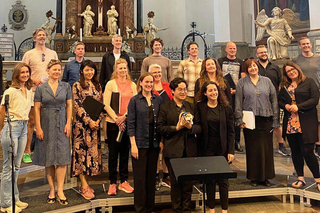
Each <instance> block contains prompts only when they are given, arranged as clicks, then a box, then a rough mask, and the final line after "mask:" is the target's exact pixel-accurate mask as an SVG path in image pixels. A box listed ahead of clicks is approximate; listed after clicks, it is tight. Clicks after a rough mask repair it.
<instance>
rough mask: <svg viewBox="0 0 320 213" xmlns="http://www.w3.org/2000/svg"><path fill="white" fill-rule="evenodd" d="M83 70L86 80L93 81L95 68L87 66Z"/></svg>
mask: <svg viewBox="0 0 320 213" xmlns="http://www.w3.org/2000/svg"><path fill="white" fill-rule="evenodd" d="M82 72H83V77H84V80H85V81H91V79H92V78H93V76H94V69H93V68H92V67H89V66H85V67H84V68H83V70H82Z"/></svg>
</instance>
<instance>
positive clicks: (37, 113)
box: [34, 102, 43, 141]
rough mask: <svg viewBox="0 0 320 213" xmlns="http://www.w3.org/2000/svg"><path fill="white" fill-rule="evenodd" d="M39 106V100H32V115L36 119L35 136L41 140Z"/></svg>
mask: <svg viewBox="0 0 320 213" xmlns="http://www.w3.org/2000/svg"><path fill="white" fill-rule="evenodd" d="M40 107H41V102H34V116H35V121H36V130H37V138H39V140H41V141H42V140H43V130H42V128H41V123H40Z"/></svg>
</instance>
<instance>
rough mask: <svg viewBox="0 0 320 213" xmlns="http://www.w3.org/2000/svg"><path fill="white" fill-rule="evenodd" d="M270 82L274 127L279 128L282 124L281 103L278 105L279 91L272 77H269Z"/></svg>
mask: <svg viewBox="0 0 320 213" xmlns="http://www.w3.org/2000/svg"><path fill="white" fill-rule="evenodd" d="M268 82H269V90H270V103H271V107H272V111H273V116H272V119H273V124H272V127H273V128H277V127H279V126H280V124H279V119H278V118H279V105H278V100H277V92H276V89H275V88H274V86H273V84H272V82H271V80H270V79H268Z"/></svg>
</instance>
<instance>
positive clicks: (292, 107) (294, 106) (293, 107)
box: [291, 104, 299, 112]
mask: <svg viewBox="0 0 320 213" xmlns="http://www.w3.org/2000/svg"><path fill="white" fill-rule="evenodd" d="M298 110H299V109H298V107H297V105H295V104H293V105H291V112H298Z"/></svg>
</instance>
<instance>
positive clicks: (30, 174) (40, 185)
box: [0, 146, 320, 213]
mask: <svg viewBox="0 0 320 213" xmlns="http://www.w3.org/2000/svg"><path fill="white" fill-rule="evenodd" d="M0 147H1V146H0ZM0 151H1V154H2V150H0ZM274 161H275V169H276V174H277V175H291V174H292V173H293V165H292V161H291V157H283V156H280V155H279V154H278V153H277V150H276V149H275V154H274ZM103 163H104V167H103V168H104V171H107V155H104V157H103ZM1 165H2V156H1V157H0V166H1ZM231 167H232V169H233V170H235V171H239V172H245V169H246V157H245V154H244V153H236V154H235V160H234V162H233V164H232V165H231ZM129 168H130V170H131V171H132V169H131V168H132V167H131V163H130V165H129ZM1 170H2V167H1V168H0V171H1ZM68 170H69V168H68ZM305 174H306V175H305V176H306V177H312V175H311V173H310V171H309V170H308V168H305ZM131 178H132V176H131ZM89 181H90V184H99V183H106V182H107V174H106V173H103V174H102V175H100V176H97V177H94V178H90V179H89ZM78 183H79V180H77V179H76V178H69V175H68V180H67V183H66V184H65V189H69V188H71V187H75V186H77V185H78ZM18 184H19V190H20V198H21V199H22V200H23V198H24V197H28V196H33V195H39V194H43V195H44V196H47V193H48V189H49V187H48V185H47V184H46V181H45V179H44V169H43V168H41V167H38V166H34V165H31V164H24V163H23V164H22V168H21V172H20V175H19V179H18ZM288 199H289V198H288ZM311 204H312V207H306V206H304V205H303V204H300V203H299V200H298V198H296V200H295V203H294V204H290V203H289V200H287V203H286V204H283V203H282V201H281V199H280V197H276V196H271V197H258V198H235V199H230V205H229V211H228V212H231V213H238V212H239V213H270V212H272V213H280V212H288V213H289V212H290V213H300V212H301V213H302V212H305V213H311V212H320V202H318V201H312V202H311ZM43 205H46V204H45V203H44V204H43ZM114 212H134V210H133V207H132V206H131V207H117V208H114ZM155 212H156V213H160V212H161V213H167V212H171V210H170V205H169V204H167V205H157V206H156V211H155ZM194 212H202V210H195V211H194ZM207 212H209V210H207ZM216 212H221V208H220V205H217V208H216Z"/></svg>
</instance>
